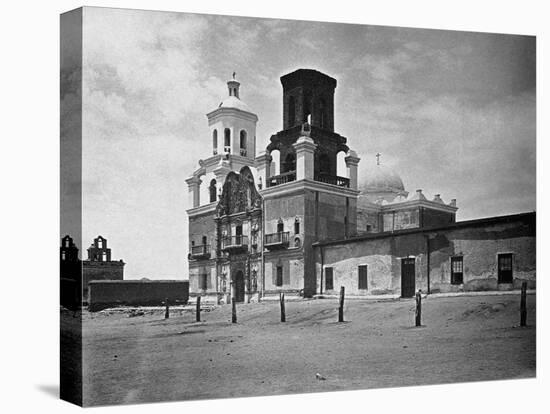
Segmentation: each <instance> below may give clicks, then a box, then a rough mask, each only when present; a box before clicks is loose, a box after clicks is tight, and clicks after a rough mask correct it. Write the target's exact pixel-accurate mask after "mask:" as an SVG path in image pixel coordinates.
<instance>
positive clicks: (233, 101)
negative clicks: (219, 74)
mask: <svg viewBox="0 0 550 414" xmlns="http://www.w3.org/2000/svg"><path fill="white" fill-rule="evenodd" d="M219 107H220V108H235V109H239V110H241V111H245V112H249V113H251V114H253V113H254V112H252V110H251V109H250V108H249V107H248V105H247V104H245V103H244V102H243V101H241V100H240V99H239V98H237V97H236V96H228V97H227V98H225V99H224V100H223V101H222V102H221V103H220V106H219Z"/></svg>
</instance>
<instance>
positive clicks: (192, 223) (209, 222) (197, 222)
mask: <svg viewBox="0 0 550 414" xmlns="http://www.w3.org/2000/svg"><path fill="white" fill-rule="evenodd" d="M214 217H215V212H214V211H212V212H211V213H209V214H201V215H200V216H193V217H189V252H191V245H192V242H194V243H195V246H200V245H202V237H203V236H206V237H207V244H209V245H210V248H211V249H213V250H215V248H216V222H215V221H214ZM214 255H215V251H212V252H211V257H214Z"/></svg>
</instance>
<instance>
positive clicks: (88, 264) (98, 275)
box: [82, 236, 125, 300]
mask: <svg viewBox="0 0 550 414" xmlns="http://www.w3.org/2000/svg"><path fill="white" fill-rule="evenodd" d="M124 265H125V263H124V262H123V261H122V259H121V260H111V249H110V248H108V247H107V239H105V238H104V237H101V236H97V237H96V238H95V239H94V242H93V243H92V245H91V246H90V247H89V248H88V259H87V260H84V261H83V262H82V283H83V298H84V299H85V300H87V297H88V282H90V281H92V280H122V279H124Z"/></svg>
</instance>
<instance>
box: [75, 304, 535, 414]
mask: <svg viewBox="0 0 550 414" xmlns="http://www.w3.org/2000/svg"><path fill="white" fill-rule="evenodd" d="M527 303H528V319H527V323H528V326H527V327H524V328H521V327H519V326H518V325H519V295H517V296H476V297H451V298H428V299H425V300H424V301H423V320H422V323H423V326H422V327H418V328H416V327H414V301H413V300H397V301H391V302H374V301H359V300H353V301H352V300H349V301H347V302H346V307H345V319H346V322H344V323H338V322H336V321H337V318H338V317H337V315H338V311H337V306H338V302H337V301H336V300H331V299H321V300H306V301H301V302H288V303H287V304H286V311H287V322H286V323H284V324H283V323H280V321H279V318H280V313H279V304H278V303H277V302H272V303H260V304H247V305H244V304H240V305H238V323H237V324H232V323H231V307H230V306H228V305H225V306H220V307H216V308H214V309H212V310H210V311H208V312H206V311H205V312H202V319H203V322H200V323H196V322H194V321H195V315H194V313H193V311H192V310H191V309H187V310H181V309H180V310H173V311H172V312H171V316H170V318H169V319H167V320H165V319H164V311H163V310H162V309H157V310H151V309H149V310H146V311H145V313H144V314H143V315H141V316H132V317H129V312H128V311H124V312H120V311H119V312H113V311H109V310H107V311H103V312H99V313H94V314H91V313H85V314H84V315H83V323H84V340H83V342H84V360H83V365H84V379H83V384H84V404H85V405H106V404H120V403H125V404H129V403H138V402H152V401H162V400H164V401H166V400H186V399H204V398H221V397H245V396H256V395H273V394H286V393H304V392H322V391H336V390H350V389H365V388H378V387H395V386H406V385H420V384H439V383H448V382H465V381H486V380H495V379H508V378H528V377H534V376H535V373H536V370H535V366H536V352H535V342H536V340H535V339H536V338H535V331H536V330H535V321H536V315H535V296H534V295H528V298H527ZM317 373H319V374H320V375H321V376H322V377H323V378H325V379H318V378H317V377H316V374H317Z"/></svg>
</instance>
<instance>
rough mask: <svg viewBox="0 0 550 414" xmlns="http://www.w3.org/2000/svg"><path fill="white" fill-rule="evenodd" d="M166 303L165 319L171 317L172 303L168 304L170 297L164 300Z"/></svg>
mask: <svg viewBox="0 0 550 414" xmlns="http://www.w3.org/2000/svg"><path fill="white" fill-rule="evenodd" d="M164 304H165V305H166V311H165V312H164V319H168V318H169V317H170V305H169V304H168V298H166V299H165V300H164Z"/></svg>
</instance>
